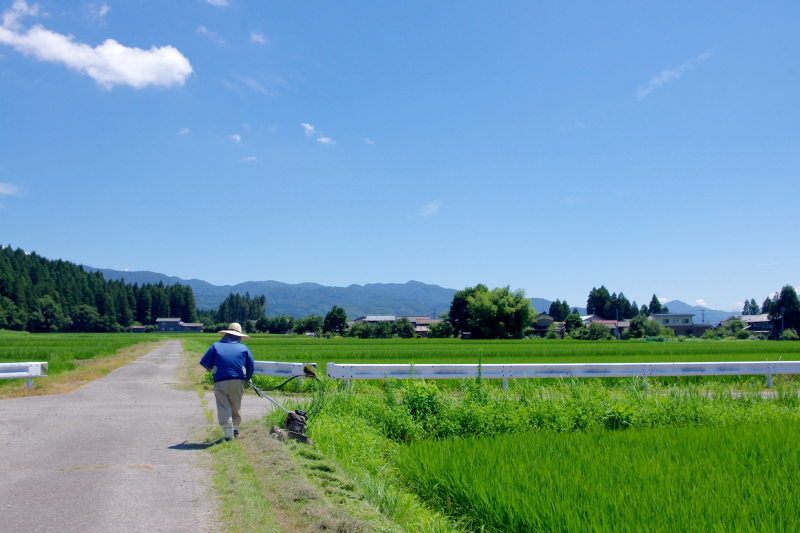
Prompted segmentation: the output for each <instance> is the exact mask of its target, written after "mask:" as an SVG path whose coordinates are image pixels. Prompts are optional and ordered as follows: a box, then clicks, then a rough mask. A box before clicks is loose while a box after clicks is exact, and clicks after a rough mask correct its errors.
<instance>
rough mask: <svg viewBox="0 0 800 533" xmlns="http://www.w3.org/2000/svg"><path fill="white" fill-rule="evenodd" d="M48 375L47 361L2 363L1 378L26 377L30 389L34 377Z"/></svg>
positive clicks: (0, 366) (0, 364) (0, 368)
mask: <svg viewBox="0 0 800 533" xmlns="http://www.w3.org/2000/svg"><path fill="white" fill-rule="evenodd" d="M46 376H47V363H0V379H18V378H25V379H26V381H27V385H28V388H29V389H30V388H31V387H33V378H38V377H46Z"/></svg>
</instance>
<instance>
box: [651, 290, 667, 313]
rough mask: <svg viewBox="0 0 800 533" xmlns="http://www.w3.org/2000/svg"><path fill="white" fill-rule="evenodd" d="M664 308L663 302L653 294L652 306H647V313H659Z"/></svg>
mask: <svg viewBox="0 0 800 533" xmlns="http://www.w3.org/2000/svg"><path fill="white" fill-rule="evenodd" d="M663 311H664V310H663V308H662V307H661V302H660V301H659V300H658V297H656V295H655V294H654V295H653V298H652V299H651V300H650V306H649V307H648V308H647V313H648V314H649V315H658V314H661V313H662V312H663Z"/></svg>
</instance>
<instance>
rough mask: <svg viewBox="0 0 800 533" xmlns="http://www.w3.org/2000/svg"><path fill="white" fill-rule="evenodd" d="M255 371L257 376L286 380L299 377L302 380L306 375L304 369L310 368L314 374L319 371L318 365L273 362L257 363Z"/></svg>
mask: <svg viewBox="0 0 800 533" xmlns="http://www.w3.org/2000/svg"><path fill="white" fill-rule="evenodd" d="M255 363H256V364H255V371H254V372H253V374H254V375H256V376H278V377H284V378H292V377H295V376H299V377H300V378H301V379H302V378H303V376H305V375H306V373H305V370H304V368H305V367H306V366H310V367H311V368H312V369H313V370H314V373H316V371H317V364H316V363H276V362H273V361H256V362H255Z"/></svg>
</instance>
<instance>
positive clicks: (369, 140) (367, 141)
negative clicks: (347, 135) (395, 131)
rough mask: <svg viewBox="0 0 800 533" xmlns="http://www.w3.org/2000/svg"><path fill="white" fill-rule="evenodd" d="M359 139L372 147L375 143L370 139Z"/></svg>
mask: <svg viewBox="0 0 800 533" xmlns="http://www.w3.org/2000/svg"><path fill="white" fill-rule="evenodd" d="M361 139H362V140H363V141H364V142H365V143H367V144H372V145H374V144H375V141H373V140H371V139H367V138H366V137H361Z"/></svg>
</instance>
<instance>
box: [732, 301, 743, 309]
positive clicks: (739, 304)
mask: <svg viewBox="0 0 800 533" xmlns="http://www.w3.org/2000/svg"><path fill="white" fill-rule="evenodd" d="M731 309H744V302H733V303H732V304H731Z"/></svg>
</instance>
